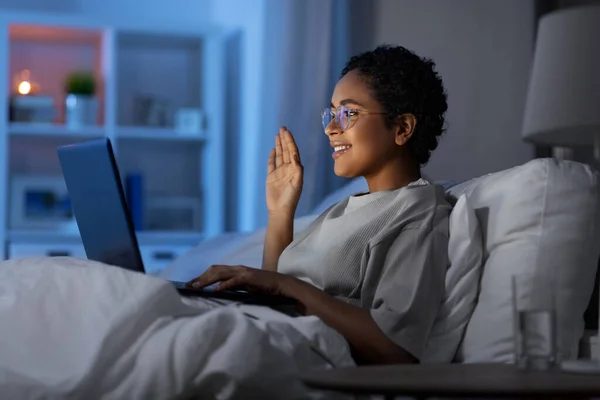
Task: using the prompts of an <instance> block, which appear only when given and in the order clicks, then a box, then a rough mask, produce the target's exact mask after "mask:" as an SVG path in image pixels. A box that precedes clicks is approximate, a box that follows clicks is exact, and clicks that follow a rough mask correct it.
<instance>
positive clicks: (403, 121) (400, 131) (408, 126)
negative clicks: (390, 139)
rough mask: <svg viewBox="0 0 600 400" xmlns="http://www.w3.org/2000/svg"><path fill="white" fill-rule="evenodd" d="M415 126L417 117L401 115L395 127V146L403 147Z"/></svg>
mask: <svg viewBox="0 0 600 400" xmlns="http://www.w3.org/2000/svg"><path fill="white" fill-rule="evenodd" d="M416 126H417V117H415V115H414V114H402V115H401V116H399V117H398V123H397V126H396V144H397V145H398V146H403V145H405V144H406V142H408V139H410V138H411V136H412V135H413V133H414V131H415V128H416Z"/></svg>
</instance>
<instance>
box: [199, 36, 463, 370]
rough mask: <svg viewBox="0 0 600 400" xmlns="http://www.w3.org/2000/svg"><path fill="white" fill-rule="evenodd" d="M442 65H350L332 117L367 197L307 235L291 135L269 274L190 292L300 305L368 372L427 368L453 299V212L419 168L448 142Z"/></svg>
mask: <svg viewBox="0 0 600 400" xmlns="http://www.w3.org/2000/svg"><path fill="white" fill-rule="evenodd" d="M434 67H435V64H434V63H433V62H432V61H430V60H428V59H423V58H420V57H418V56H417V55H415V54H414V53H412V52H410V51H408V50H406V49H405V48H403V47H389V46H381V47H378V48H377V49H375V50H373V51H370V52H367V53H364V54H361V55H358V56H355V57H353V58H351V59H350V60H349V61H348V63H347V65H346V67H345V68H344V70H343V72H342V74H341V79H340V80H339V81H338V83H337V85H336V87H335V90H334V93H333V96H332V99H331V105H330V107H329V108H327V109H325V110H324V111H323V114H322V118H323V127H324V129H325V135H327V138H328V139H329V141H330V143H331V146H332V147H333V158H334V160H335V173H336V174H337V175H339V176H342V177H347V178H354V177H358V176H362V177H364V178H365V179H366V181H367V183H368V187H369V192H368V193H362V194H357V195H354V196H350V197H349V198H347V199H345V200H343V201H341V202H340V203H338V204H336V205H334V206H333V207H331V208H330V209H328V210H327V211H325V212H324V213H323V214H322V215H320V216H319V217H318V218H317V219H316V220H315V222H314V223H312V225H311V226H310V227H309V228H308V229H307V230H306V231H305V232H303V233H302V234H301V235H299V237H296V238H293V218H294V213H295V210H296V207H297V205H298V200H299V198H300V193H301V190H302V182H303V172H302V164H301V162H300V155H299V153H298V148H297V147H296V144H295V142H294V138H293V137H292V134H291V133H290V132H289V131H288V130H287V129H286V128H281V129H280V130H279V133H278V134H277V136H276V138H275V148H274V149H273V150H272V151H271V154H270V157H269V163H268V168H269V170H268V176H267V184H266V186H267V189H266V200H267V208H268V213H269V219H268V227H267V232H266V237H265V248H264V255H263V265H262V269H256V268H248V267H245V266H222V265H221V266H212V267H211V268H209V269H208V270H207V271H206V272H205V273H204V274H202V275H201V276H200V277H198V278H195V279H193V280H192V281H190V282H189V283H188V284H190V285H192V286H194V287H204V286H208V285H211V284H214V283H217V282H219V284H218V285H217V286H216V289H217V290H225V289H228V290H232V289H245V290H251V291H259V292H265V293H270V294H278V295H283V296H288V297H291V298H294V299H296V300H297V301H298V302H299V304H301V306H302V308H303V311H304V313H306V314H310V315H316V316H318V317H319V318H320V319H322V320H323V321H324V322H325V323H326V324H328V325H329V326H331V327H332V328H334V329H336V330H337V331H338V332H340V333H341V334H342V335H343V336H344V337H345V339H346V340H347V341H348V343H349V345H350V348H351V349H352V355H353V357H354V359H355V361H356V362H357V363H361V364H366V363H371V364H383V363H408V362H418V361H419V359H420V357H421V355H422V352H423V349H424V347H425V344H426V341H427V337H428V335H429V332H430V330H431V327H432V325H433V322H434V319H435V316H436V314H437V311H438V308H439V306H440V304H441V302H442V299H443V292H444V279H445V273H446V268H447V265H448V259H447V246H448V216H449V213H450V210H451V208H450V206H449V204H448V203H447V202H446V201H445V200H444V194H443V191H442V190H441V189H440V188H439V187H436V186H434V185H432V184H430V183H428V182H427V181H425V180H423V179H421V173H420V167H421V165H423V164H425V163H426V162H427V161H428V160H429V157H430V154H431V151H432V150H434V149H435V148H436V147H437V144H438V137H439V136H440V135H441V134H442V133H443V132H444V127H443V125H444V113H445V112H446V109H447V103H446V94H445V92H444V88H443V85H442V81H441V79H440V77H439V76H438V74H437V73H436V72H435V70H434Z"/></svg>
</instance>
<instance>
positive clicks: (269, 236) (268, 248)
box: [262, 213, 294, 271]
mask: <svg viewBox="0 0 600 400" xmlns="http://www.w3.org/2000/svg"><path fill="white" fill-rule="evenodd" d="M293 237H294V215H293V214H291V215H289V214H285V213H283V214H269V223H268V225H267V233H266V235H265V247H264V250H263V260H262V269H264V270H267V271H277V262H278V261H279V256H281V253H283V250H285V248H286V247H287V246H288V245H289V244H290V243H292V239H293Z"/></svg>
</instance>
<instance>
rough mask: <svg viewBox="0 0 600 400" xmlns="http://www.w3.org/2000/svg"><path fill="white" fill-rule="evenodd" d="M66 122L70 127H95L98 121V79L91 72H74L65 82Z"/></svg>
mask: <svg viewBox="0 0 600 400" xmlns="http://www.w3.org/2000/svg"><path fill="white" fill-rule="evenodd" d="M65 91H66V94H67V97H66V101H65V122H66V124H67V125H68V126H71V127H78V126H82V125H95V124H96V121H97V119H98V99H96V97H95V94H96V78H95V76H94V73H93V72H90V71H74V72H71V73H70V74H69V75H67V79H66V81H65Z"/></svg>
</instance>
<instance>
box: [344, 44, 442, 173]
mask: <svg viewBox="0 0 600 400" xmlns="http://www.w3.org/2000/svg"><path fill="white" fill-rule="evenodd" d="M352 70H357V73H358V75H359V76H360V77H362V78H364V79H365V82H366V83H367V85H368V86H369V88H370V89H371V91H372V94H373V96H374V97H375V99H376V100H377V101H379V103H381V105H382V106H383V110H384V111H385V112H386V113H387V117H386V123H387V124H388V126H392V125H393V124H394V122H395V121H396V120H397V117H398V116H400V115H402V114H406V113H411V114H414V115H415V117H416V118H417V125H416V126H415V131H414V132H413V135H412V137H411V138H410V140H409V141H408V142H407V146H408V149H409V151H410V153H411V154H412V156H413V157H414V158H415V160H416V161H417V162H418V163H419V164H421V165H424V164H426V163H427V162H428V161H429V157H430V156H431V152H432V151H433V150H435V149H436V148H437V146H438V138H439V137H440V136H441V135H442V134H443V133H444V132H445V130H446V129H445V127H444V114H445V112H446V110H447V109H448V103H447V95H446V92H445V90H444V85H443V83H442V79H441V77H440V76H439V74H438V73H437V72H436V71H435V63H434V62H433V61H432V60H431V59H428V58H421V57H419V56H417V55H416V54H415V53H413V52H412V51H410V50H407V49H405V48H404V47H402V46H389V45H382V46H379V47H377V48H376V49H375V50H372V51H368V52H365V53H362V54H359V55H356V56H354V57H352V58H350V60H348V62H347V63H346V66H345V67H344V69H343V71H342V74H341V77H343V76H344V75H346V74H347V73H348V72H350V71H352Z"/></svg>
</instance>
